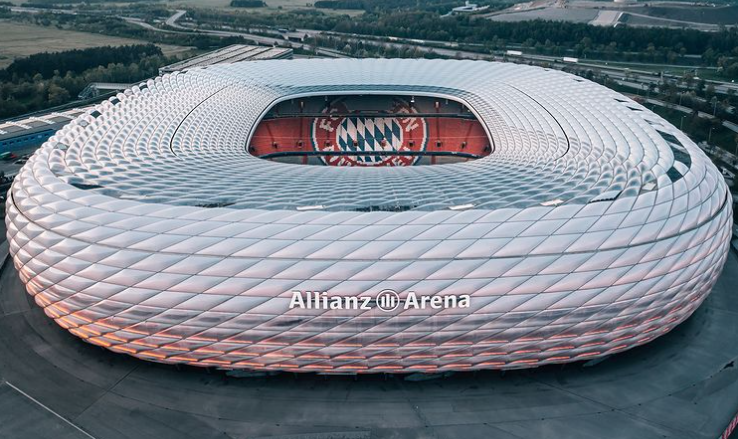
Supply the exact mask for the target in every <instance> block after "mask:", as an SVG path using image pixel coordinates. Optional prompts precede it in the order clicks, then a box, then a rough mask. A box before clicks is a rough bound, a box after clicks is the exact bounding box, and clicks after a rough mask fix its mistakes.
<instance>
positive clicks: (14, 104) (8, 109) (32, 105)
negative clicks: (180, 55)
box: [0, 45, 175, 119]
mask: <svg viewBox="0 0 738 439" xmlns="http://www.w3.org/2000/svg"><path fill="white" fill-rule="evenodd" d="M153 47H154V48H155V49H157V50H153V49H152V48H151V45H141V46H123V47H122V48H111V47H103V48H95V49H85V50H71V51H66V52H58V53H51V54H41V55H46V56H44V57H41V58H36V59H37V60H41V61H39V63H38V64H37V65H35V64H33V63H31V62H28V61H29V59H28V58H27V59H21V60H16V61H14V62H13V64H11V65H10V66H8V68H6V69H5V70H0V76H2V77H3V78H6V79H5V80H3V81H2V82H0V119H5V118H10V117H14V116H18V115H21V114H25V113H29V112H33V111H38V110H42V109H45V108H49V107H54V106H57V105H61V104H65V103H67V102H70V101H72V100H76V99H77V95H78V94H79V93H80V92H81V91H82V90H83V89H84V88H85V87H87V85H89V84H90V83H92V82H119V83H126V84H130V83H135V82H138V81H141V80H143V79H146V78H150V77H152V76H156V75H157V74H158V72H159V68H160V67H162V66H164V65H167V64H169V63H170V62H173V61H175V60H172V59H168V58H166V57H165V56H163V55H162V54H161V51H160V50H158V48H157V47H156V46H153ZM99 49H104V50H99ZM114 49H122V50H120V51H116V50H114ZM114 53H120V54H121V57H120V58H118V59H114V57H113V56H112V54H114ZM136 54H138V56H135V55H136ZM34 56H35V55H34ZM29 58H30V57H29ZM52 60H54V61H56V62H58V63H59V66H69V62H70V61H73V60H76V61H80V62H81V63H83V64H84V65H86V66H87V67H86V68H84V69H81V68H68V67H64V68H66V70H60V69H58V68H57V69H54V70H52V71H51V72H49V70H48V67H49V66H50V65H51V64H50V63H51V62H52ZM14 66H15V67H14ZM19 66H20V67H19ZM34 66H36V67H34ZM11 67H14V68H13V73H8V69H10V68H11Z"/></svg>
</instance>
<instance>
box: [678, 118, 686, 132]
mask: <svg viewBox="0 0 738 439" xmlns="http://www.w3.org/2000/svg"><path fill="white" fill-rule="evenodd" d="M685 117H687V115H686V114H685V115H683V116H682V120H680V121H679V131H684V118H685Z"/></svg>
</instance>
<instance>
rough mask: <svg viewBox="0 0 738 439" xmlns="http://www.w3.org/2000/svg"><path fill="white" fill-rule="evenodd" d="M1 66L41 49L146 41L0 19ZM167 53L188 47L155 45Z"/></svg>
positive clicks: (66, 48)
mask: <svg viewBox="0 0 738 439" xmlns="http://www.w3.org/2000/svg"><path fill="white" fill-rule="evenodd" d="M0 28H2V32H0V68H5V67H7V66H8V65H10V64H11V63H12V62H13V60H14V59H16V58H21V57H24V56H28V55H33V54H34V53H40V52H59V51H63V50H71V49H87V48H90V47H99V46H122V45H125V44H144V43H146V41H140V40H135V39H131V38H119V37H109V36H105V35H99V34H88V33H84V32H75V31H69V30H60V29H57V28H55V27H44V26H35V25H32V24H25V23H15V22H11V21H4V20H0ZM158 46H159V47H161V49H162V51H163V52H164V53H165V54H166V55H171V54H174V53H180V52H183V51H186V50H189V48H188V47H183V46H171V45H167V44H158Z"/></svg>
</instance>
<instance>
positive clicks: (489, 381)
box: [0, 245, 738, 439]
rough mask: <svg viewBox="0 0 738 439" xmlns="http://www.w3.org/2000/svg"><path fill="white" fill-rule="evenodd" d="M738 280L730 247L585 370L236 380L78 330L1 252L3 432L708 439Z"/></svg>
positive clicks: (726, 383) (737, 384)
mask: <svg viewBox="0 0 738 439" xmlns="http://www.w3.org/2000/svg"><path fill="white" fill-rule="evenodd" d="M5 247H6V248H7V245H5ZM735 285H738V260H737V259H736V256H735V255H734V254H732V253H731V254H730V256H729V260H728V262H727V264H726V267H725V270H724V272H723V274H722V277H721V278H720V280H719V281H718V283H717V285H716V286H715V289H714V292H713V293H712V294H711V295H710V296H709V297H708V298H707V301H706V302H705V303H704V304H703V305H702V306H701V307H700V308H699V310H697V311H696V312H695V314H694V315H693V316H692V317H691V318H690V319H689V320H687V321H686V322H685V323H684V324H682V325H680V326H679V327H677V328H676V329H674V330H673V331H672V332H671V333H669V334H667V335H665V336H663V337H661V338H659V339H657V340H655V341H654V342H652V343H649V344H648V345H645V346H642V347H639V348H636V349H633V350H631V351H628V352H625V353H623V354H620V355H615V356H612V357H610V358H608V359H607V360H605V361H603V362H601V363H599V364H596V365H593V366H592V367H584V363H573V364H569V365H566V366H555V367H553V366H552V367H544V368H540V369H532V370H524V371H513V372H507V373H504V374H503V373H500V372H494V371H490V372H480V373H476V374H475V373H457V374H453V375H452V376H447V377H439V378H437V379H434V380H407V379H405V378H404V377H403V376H389V375H388V376H381V375H380V376H359V377H345V376H332V377H326V376H318V375H312V374H307V375H302V374H298V375H294V374H285V373H283V374H278V375H273V376H252V377H248V378H234V377H230V376H227V375H226V373H224V372H220V371H214V370H204V369H195V368H176V367H173V366H164V365H157V364H154V363H148V362H144V361H140V360H136V359H134V358H131V357H127V356H124V355H117V354H114V353H112V352H109V351H106V350H104V349H102V348H98V347H95V346H92V345H89V344H86V343H84V342H82V341H80V340H79V339H77V338H76V337H74V336H72V335H71V334H69V333H68V332H66V331H64V330H62V329H61V328H59V327H57V326H56V324H54V323H53V321H52V320H51V319H49V318H47V317H46V316H45V315H44V314H43V312H42V311H41V309H40V308H39V307H37V306H36V305H35V304H33V303H32V301H31V299H30V298H29V296H27V295H26V293H25V291H24V290H23V286H22V284H21V283H20V281H19V280H18V276H17V274H16V272H15V270H14V269H13V266H12V263H10V261H9V260H8V259H6V262H5V264H4V267H3V272H2V275H1V276H0V378H2V380H0V437H3V438H21V437H24V438H25V437H34V438H87V439H89V438H90V437H93V438H97V439H113V438H144V437H156V438H170V437H171V438H198V439H203V438H225V437H228V438H245V437H248V438H267V437H269V438H272V439H279V438H282V439H284V438H290V439H308V438H310V439H334V438H339V437H340V438H354V439H360V438H390V437H392V438H465V439H474V438H480V439H481V438H484V439H488V438H492V437H493V438H503V439H506V438H563V437H566V438H593V437H597V438H639V439H650V438H662V437H670V438H693V439H694V438H710V439H714V438H716V437H718V436H720V434H721V433H722V432H723V430H724V429H725V427H726V426H727V425H729V424H730V422H731V419H732V418H733V416H734V414H735V412H736V410H737V409H738V367H736V360H738V339H737V338H736V337H735V334H736V333H738V301H736V300H734V299H735V297H734V293H735Z"/></svg>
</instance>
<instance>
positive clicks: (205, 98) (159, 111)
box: [6, 60, 731, 373]
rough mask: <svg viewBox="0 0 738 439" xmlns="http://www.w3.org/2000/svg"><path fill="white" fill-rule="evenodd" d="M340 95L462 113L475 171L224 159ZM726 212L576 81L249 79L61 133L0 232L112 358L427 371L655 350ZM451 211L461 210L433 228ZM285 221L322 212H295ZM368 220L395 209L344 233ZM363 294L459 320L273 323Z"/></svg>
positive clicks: (351, 64) (699, 277)
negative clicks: (328, 300)
mask: <svg viewBox="0 0 738 439" xmlns="http://www.w3.org/2000/svg"><path fill="white" fill-rule="evenodd" d="M362 91H364V92H376V93H382V92H384V93H403V92H404V93H407V94H409V93H417V94H424V93H425V94H428V95H449V96H453V97H454V98H455V99H458V100H462V101H464V102H467V103H468V105H470V106H471V107H472V108H473V110H474V111H475V113H476V114H477V115H478V116H479V118H480V120H481V121H482V122H483V123H484V124H485V125H486V129H487V130H488V132H489V134H490V136H491V137H492V140H493V141H494V144H495V149H494V150H493V153H492V154H491V155H490V156H488V157H485V158H483V159H480V160H476V161H473V162H468V163H461V164H453V165H441V166H423V167H408V168H390V169H387V168H383V169H354V168H332V167H316V166H299V165H287V164H280V163H272V162H268V161H265V160H260V159H258V158H256V157H253V156H250V155H249V154H248V153H247V152H246V151H245V145H246V141H247V139H248V136H249V133H250V132H251V131H252V129H253V127H254V126H255V124H256V123H257V122H258V119H259V117H260V115H261V114H263V113H264V111H265V110H266V109H267V108H268V107H269V106H270V105H271V103H273V102H275V101H276V100H278V99H282V98H284V97H285V96H289V95H304V94H320V93H351V92H357V93H358V92H362ZM657 130H658V131H657ZM659 132H661V134H660V133H659ZM728 200H729V198H728V191H727V188H726V185H725V183H724V181H723V179H722V178H721V176H720V174H719V172H718V171H717V170H716V169H715V167H714V166H713V165H712V164H711V163H710V162H709V160H708V159H707V158H706V157H705V156H704V155H703V154H702V152H701V151H700V150H699V149H698V148H697V147H696V146H695V145H694V144H693V143H692V142H691V141H690V140H689V139H688V138H687V137H686V136H684V135H683V134H682V133H681V132H679V131H678V130H676V129H675V128H673V127H672V126H671V125H669V124H668V123H666V122H665V121H664V120H662V119H661V118H659V117H658V116H656V115H654V114H653V113H651V112H650V111H648V110H647V109H645V108H644V107H642V106H640V105H638V104H637V103H635V102H633V101H630V100H628V99H626V98H624V97H622V96H621V95H619V94H617V93H615V92H613V91H611V90H608V89H605V88H603V87H600V86H598V85H596V84H593V83H590V82H588V81H584V80H582V79H581V78H577V77H575V76H571V75H568V74H565V73H561V72H555V71H546V70H544V69H539V68H532V67H526V66H517V65H510V64H494V63H485V62H459V61H423V60H361V61H357V60H338V61H320V60H317V61H316V60H310V61H275V62H271V61H269V62H253V63H243V64H234V65H229V66H216V67H210V68H208V69H194V70H191V71H189V72H186V73H176V74H173V75H165V76H164V77H162V78H157V79H156V80H155V81H153V80H152V81H149V82H148V83H147V84H145V85H143V86H142V87H134V88H133V89H132V90H128V91H126V92H125V93H121V94H119V95H118V97H117V98H114V99H111V100H109V101H106V102H105V103H103V104H101V105H100V106H99V107H98V109H97V110H96V111H95V112H91V113H89V114H87V115H85V116H82V117H80V118H78V119H77V120H75V121H74V122H72V123H71V124H69V125H68V126H67V127H65V128H64V129H63V130H61V131H60V132H59V133H57V134H56V135H55V136H53V137H52V138H51V139H50V140H49V141H48V142H47V143H45V144H44V145H43V146H42V147H41V148H40V149H39V151H38V152H37V153H36V154H35V155H34V156H33V157H32V158H31V159H30V160H29V161H28V163H27V164H26V166H24V168H23V169H22V170H21V172H20V173H19V175H18V176H17V178H16V179H15V182H14V184H13V186H12V188H11V190H10V196H9V199H8V204H7V216H6V224H7V228H8V240H9V242H10V251H11V254H12V256H13V261H14V263H15V267H16V268H17V269H18V271H19V273H20V276H21V279H22V280H23V282H24V283H25V284H26V288H27V290H28V293H29V294H31V295H32V296H33V297H34V299H35V301H36V303H37V304H38V305H39V306H41V307H43V308H44V311H45V312H46V314H47V315H48V316H49V317H50V318H53V319H54V320H55V321H56V322H57V323H58V324H59V325H61V326H62V327H64V328H66V329H68V330H69V331H70V332H72V333H73V334H75V335H76V336H78V337H81V338H83V339H85V340H86V341H88V342H90V343H94V344H97V345H100V346H104V347H107V348H109V349H111V350H113V351H115V352H121V353H127V354H131V355H134V356H136V357H139V358H142V359H146V360H153V361H160V362H165V363H187V364H193V365H198V366H217V367H223V368H249V369H274V370H294V371H319V372H324V373H357V372H358V373H372V372H403V371H421V372H432V371H437V370H438V371H445V370H469V369H485V368H517V367H535V366H538V365H543V364H549V363H560V362H567V361H574V360H579V359H588V358H594V357H599V356H604V355H608V354H611V353H615V352H621V351H623V350H625V349H628V348H631V347H633V346H637V345H640V344H643V343H645V342H647V341H649V340H652V339H654V338H655V337H657V336H659V335H661V334H663V333H665V332H667V331H669V330H670V329H672V328H673V327H674V326H676V325H678V324H679V323H680V322H682V321H683V320H684V319H686V318H687V317H688V316H689V315H690V314H691V313H692V312H693V311H694V310H695V309H696V308H697V307H698V306H699V305H700V303H701V302H702V301H703V300H704V299H705V297H706V296H707V294H708V293H709V291H710V289H711V287H712V286H713V284H714V282H715V281H716V279H717V276H718V275H719V273H720V270H721V268H722V265H723V263H724V261H725V258H726V252H727V250H728V245H729V237H730V233H731V231H730V227H731V208H730V203H729V201H728ZM464 204H471V205H473V208H471V209H469V210H464V211H457V210H452V209H449V207H452V206H458V205H464ZM223 205H227V207H218V206H223ZM308 205H323V206H324V209H323V210H315V211H298V210H297V208H298V207H300V206H308ZM373 206H374V207H376V206H380V207H382V206H384V207H387V206H390V207H391V206H405V207H404V208H405V209H408V207H407V206H410V207H409V210H407V211H401V212H386V211H380V212H366V211H364V210H371V208H373ZM385 288H392V289H394V290H396V291H399V292H407V291H410V290H412V291H415V292H417V293H419V294H423V295H446V294H471V295H472V299H471V307H470V308H468V309H446V310H423V311H403V310H397V311H394V312H391V313H384V312H381V311H379V310H372V311H364V312H360V311H331V312H327V311H322V310H298V309H293V310H288V303H289V299H290V297H291V294H290V292H291V291H293V290H301V291H328V292H329V293H331V294H336V295H341V296H350V295H374V294H376V293H377V292H378V291H380V290H382V289H385Z"/></svg>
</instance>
